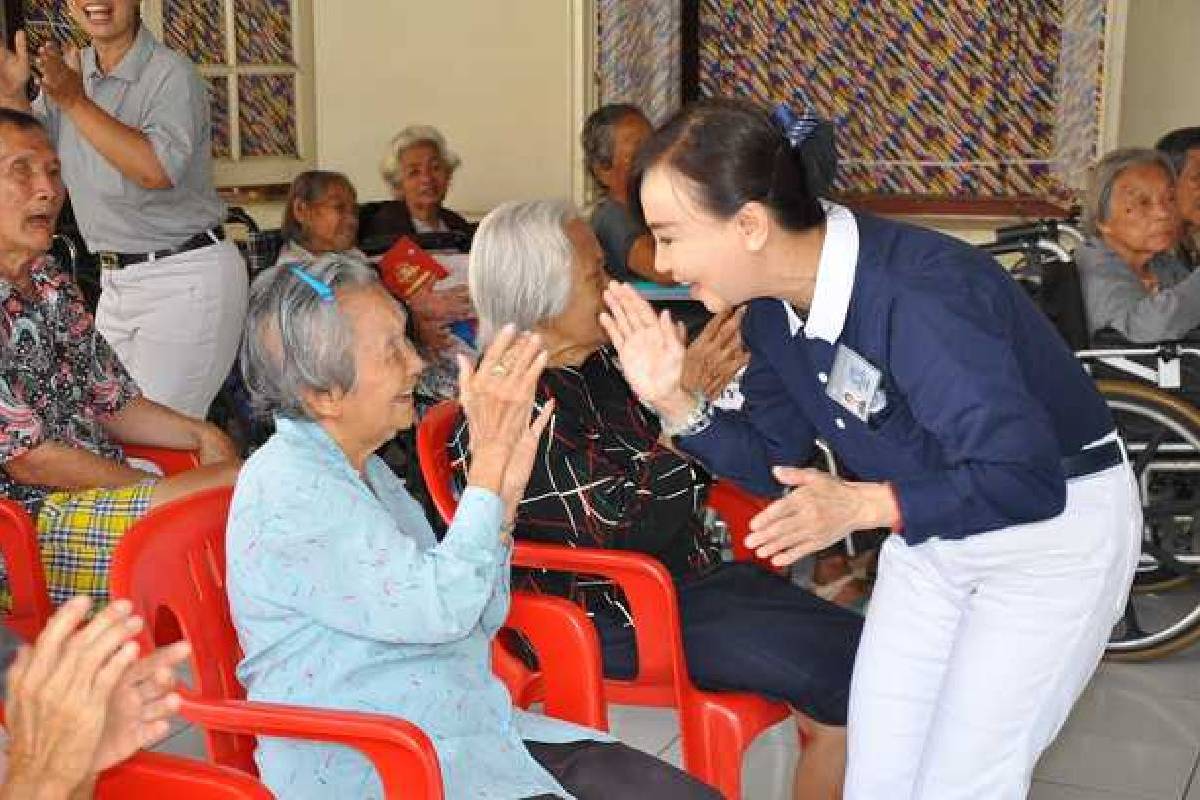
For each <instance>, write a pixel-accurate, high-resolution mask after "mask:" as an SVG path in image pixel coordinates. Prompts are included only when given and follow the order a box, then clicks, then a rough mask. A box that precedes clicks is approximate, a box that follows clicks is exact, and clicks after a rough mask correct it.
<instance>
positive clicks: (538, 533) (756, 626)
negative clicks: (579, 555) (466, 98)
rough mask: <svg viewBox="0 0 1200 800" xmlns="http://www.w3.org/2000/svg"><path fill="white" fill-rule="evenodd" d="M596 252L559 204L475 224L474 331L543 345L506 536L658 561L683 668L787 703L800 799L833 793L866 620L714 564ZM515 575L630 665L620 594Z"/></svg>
mask: <svg viewBox="0 0 1200 800" xmlns="http://www.w3.org/2000/svg"><path fill="white" fill-rule="evenodd" d="M603 262H604V252H603V250H602V248H601V246H600V244H599V243H598V242H597V240H596V236H595V235H594V234H593V233H592V230H591V228H590V227H589V226H588V224H587V223H586V222H584V221H582V220H581V219H580V218H579V215H578V213H577V212H576V210H575V209H573V208H572V207H571V206H570V205H569V204H566V203H559V202H552V201H536V202H526V203H508V204H505V205H502V206H500V207H499V208H497V209H496V210H495V211H493V212H492V213H491V214H489V215H488V216H487V217H485V218H484V220H483V222H482V223H481V224H480V226H479V230H478V231H477V232H476V234H475V243H474V246H473V247H472V249H471V260H470V288H471V298H472V300H473V301H474V302H475V305H476V308H477V309H478V311H479V315H480V323H481V329H482V330H483V331H484V332H485V334H486V333H487V332H488V331H496V330H500V329H502V328H503V326H506V325H516V326H517V327H519V328H522V329H527V330H533V331H535V332H537V333H538V334H539V335H540V336H541V337H542V341H543V342H545V345H546V349H547V352H548V354H549V356H548V359H549V360H548V362H547V369H546V371H545V372H544V373H543V374H542V376H541V379H540V381H539V383H538V389H537V397H538V401H539V402H541V403H543V404H546V403H549V402H551V401H553V402H554V403H555V412H554V416H553V417H552V419H551V421H550V426H549V429H548V430H547V431H546V435H545V436H543V437H542V439H541V441H540V443H539V448H538V449H539V451H538V455H537V458H535V459H534V464H533V471H532V474H531V476H530V478H529V484H528V487H527V488H526V491H525V496H524V499H523V500H522V501H521V503H520V505H519V507H518V509H517V517H516V528H515V533H514V535H515V536H516V537H517V538H518V539H528V540H534V541H542V542H551V543H555V544H566V545H570V546H575V547H597V548H611V549H615V550H630V551H635V552H640V553H645V554H647V555H651V556H654V557H655V558H657V559H658V560H660V561H661V562H662V563H663V565H664V566H666V567H667V569H668V570H669V571H670V572H671V574H672V576H673V577H674V579H675V582H676V585H677V588H678V592H679V594H678V597H679V610H680V623H681V625H682V629H683V639H684V649H685V653H686V656H687V661H688V671H689V673H690V674H691V677H692V679H693V680H694V681H695V682H696V683H697V684H698V685H700V686H702V687H704V688H707V689H714V690H722V689H726V690H734V691H750V692H758V693H761V694H763V695H766V696H768V697H773V698H781V699H783V700H785V701H787V702H788V703H789V704H790V705H791V706H792V708H793V709H795V712H796V722H797V724H798V726H799V728H800V730H801V731H803V733H804V738H805V753H804V758H803V759H802V760H801V762H800V766H799V768H798V769H797V771H796V782H795V787H794V790H795V796H796V797H799V798H829V797H837V796H840V792H841V785H842V780H843V775H844V771H845V744H846V739H845V733H846V731H845V724H846V714H847V701H848V698H849V692H850V674H851V671H852V668H853V664H854V653H855V650H856V649H857V647H858V641H859V636H860V634H861V631H862V618H861V617H860V616H859V615H857V614H855V613H853V612H851V611H848V610H846V609H844V608H841V607H840V606H836V605H834V604H832V603H830V602H827V601H825V600H822V599H820V598H818V597H816V596H815V595H813V594H812V593H810V592H807V591H805V590H803V589H801V588H799V587H798V586H795V585H794V584H792V583H791V582H790V581H788V580H787V579H786V578H783V577H780V576H779V575H776V574H774V573H772V572H769V571H767V570H766V569H763V568H762V567H760V566H757V565H754V564H746V563H737V564H730V563H722V562H721V560H720V557H719V553H717V552H714V548H713V546H712V544H711V542H710V541H709V540H708V538H707V536H706V535H705V531H704V525H703V520H702V518H701V512H702V507H703V505H704V497H705V493H706V490H707V488H708V484H709V482H710V479H709V477H708V475H707V474H706V473H705V472H704V469H703V468H702V467H701V466H700V465H699V464H697V463H695V462H693V461H691V460H689V459H688V458H687V457H686V456H685V455H682V454H681V453H679V452H678V451H677V450H675V449H673V448H672V446H671V445H670V444H669V443H668V442H667V441H666V438H667V436H668V435H669V433H670V432H669V431H664V430H663V428H662V426H661V425H660V423H659V420H658V419H657V418H656V417H655V416H654V415H653V414H652V413H651V412H650V411H648V410H647V408H646V407H645V406H643V405H642V404H641V403H639V402H638V400H637V398H636V397H635V396H634V394H633V391H632V389H631V388H630V386H629V384H628V383H627V382H626V381H625V378H624V376H623V375H622V372H621V368H620V365H619V364H618V363H617V360H616V358H615V356H614V352H613V350H612V349H611V348H610V347H609V342H608V336H607V335H606V333H605V331H604V329H603V328H602V327H601V326H600V323H599V321H598V318H599V315H600V312H601V310H602V309H603V300H602V293H603V291H604V287H605V285H606V284H607V282H608V276H607V275H606V274H605V272H604V265H603ZM733 319H734V320H737V321H740V316H736V317H733ZM718 324H719V323H718ZM739 344H740V340H739ZM688 381H689V379H688V378H686V377H685V383H687V382H688ZM689 388H691V389H692V390H694V391H695V390H697V387H695V386H691V387H689ZM470 427H471V426H470V424H469V416H468V419H467V421H466V422H464V424H463V425H461V426H460V427H459V429H458V431H457V432H456V435H455V436H454V437H453V439H452V440H451V442H450V445H449V446H450V449H451V454H452V456H453V460H454V463H455V464H456V465H457V466H458V467H459V468H460V469H467V468H471V469H473V468H474V459H473V457H472V454H471V453H470V452H469V450H470V447H471V444H470V443H471V442H475V441H478V439H477V438H476V434H475V432H474V431H472V430H471V429H470ZM466 474H467V476H468V477H469V475H470V473H469V471H468V472H467V473H466ZM523 580H527V581H530V582H532V583H533V584H534V585H535V587H536V588H539V589H541V590H543V591H547V592H551V593H555V594H560V595H564V596H567V597H570V598H572V599H574V600H576V601H578V602H580V603H582V604H583V605H584V606H585V607H586V608H587V609H588V611H589V612H590V613H591V616H592V618H593V621H594V622H595V624H596V628H597V631H598V633H599V635H600V640H601V643H602V645H603V652H604V666H605V672H606V674H608V675H609V676H611V677H629V676H630V675H632V674H635V673H636V671H637V653H636V651H635V647H634V636H633V630H632V628H631V627H630V625H629V622H628V620H629V615H628V612H627V610H626V609H625V606H624V603H625V600H624V598H623V597H622V596H621V595H620V593H619V592H618V591H616V590H614V589H612V588H610V587H596V586H594V585H590V583H591V582H588V583H587V584H585V583H583V582H576V581H575V580H574V579H573V578H572V577H571V576H564V575H555V574H549V575H546V574H533V575H529V576H526V577H524V578H523Z"/></svg>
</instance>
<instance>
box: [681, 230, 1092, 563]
mask: <svg viewBox="0 0 1200 800" xmlns="http://www.w3.org/2000/svg"><path fill="white" fill-rule="evenodd" d="M855 219H856V221H857V223H858V236H859V250H858V260H857V266H856V269H855V276H854V283H853V290H852V293H851V295H850V304H849V307H848V311H847V314H846V319H845V324H844V326H843V328H842V333H841V337H840V339H838V342H840V343H844V344H845V345H846V346H848V347H850V348H851V349H853V350H854V351H855V352H857V353H859V354H860V355H862V356H864V357H865V358H866V359H867V360H869V361H870V362H871V363H872V364H873V365H874V366H875V367H876V368H878V369H880V370H881V371H882V373H883V381H882V384H881V385H882V388H883V390H884V393H885V397H886V405H885V406H884V408H882V409H880V410H879V411H878V412H877V413H875V414H872V415H871V416H869V417H868V420H867V422H861V421H860V420H859V419H858V418H857V417H855V416H854V415H853V414H851V413H849V412H847V411H846V410H844V409H843V408H842V407H841V406H840V405H838V404H837V403H835V402H834V401H833V400H831V399H830V398H829V397H828V396H827V395H826V393H825V390H826V385H825V383H823V382H822V381H823V379H827V375H828V373H829V372H830V371H831V369H830V368H831V366H832V364H833V359H834V355H835V353H836V350H837V347H836V344H829V343H828V342H826V341H823V340H821V339H819V338H808V337H807V336H805V335H804V333H800V334H799V335H796V336H794V337H793V336H792V334H791V333H790V331H789V323H788V318H787V309H786V308H785V306H784V304H783V303H782V302H781V301H779V300H772V299H759V300H754V301H752V302H751V303H750V308H749V310H748V312H747V314H746V318H745V321H744V323H743V328H742V334H743V337H744V338H745V341H746V345H747V347H748V348H749V350H750V354H751V357H750V365H749V367H748V368H747V371H746V374H745V376H744V377H743V381H742V392H743V394H744V395H745V397H746V406H745V407H744V408H743V409H742V410H741V411H740V412H723V411H722V412H718V413H717V416H716V418H715V419H714V422H713V424H712V425H711V426H710V427H709V428H708V429H707V430H706V431H704V432H702V433H700V434H697V435H695V436H689V437H686V438H682V439H680V440H679V444H680V445H681V446H682V448H683V449H685V450H686V451H687V452H689V453H691V454H692V455H694V456H696V457H697V458H699V459H700V460H701V461H702V462H703V463H704V464H705V466H706V467H708V468H709V470H710V471H712V472H714V473H715V474H717V475H720V476H722V477H725V478H729V479H731V480H733V481H735V482H738V483H741V484H743V485H744V486H746V487H747V488H748V489H750V490H751V491H755V492H757V493H760V494H766V495H771V496H775V495H778V494H779V492H780V490H781V487H780V485H779V484H778V483H776V482H775V480H774V479H773V477H772V475H771V471H770V470H771V467H772V466H775V465H789V466H791V465H802V464H804V463H806V462H807V461H808V459H809V456H810V453H811V449H812V445H813V439H814V437H821V438H823V439H824V440H826V441H827V442H828V443H829V444H830V445H831V446H832V447H833V449H834V451H835V452H836V453H837V455H838V457H839V459H840V460H841V461H842V463H843V464H844V465H845V466H846V468H847V469H849V470H850V471H851V472H852V473H853V474H854V475H856V476H857V477H858V478H861V479H863V480H871V481H890V482H891V483H892V484H893V486H894V488H895V489H896V493H897V496H898V498H899V502H900V508H901V514H902V518H903V526H904V528H903V535H904V537H905V539H906V540H907V541H909V542H910V543H917V542H920V541H923V540H925V539H927V538H930V537H933V536H937V537H941V538H961V537H963V536H967V535H970V534H973V533H979V532H982V531H989V530H995V529H998V528H1003V527H1007V526H1009V525H1013V524H1018V523H1025V522H1033V521H1037V520H1043V519H1048V518H1050V517H1053V516H1056V515H1058V514H1059V513H1060V512H1061V511H1062V509H1063V506H1064V505H1065V502H1066V483H1065V480H1064V477H1063V472H1062V466H1061V459H1062V458H1063V457H1064V456H1068V455H1073V454H1075V453H1077V452H1079V450H1080V449H1081V448H1082V447H1083V446H1084V445H1086V444H1088V443H1090V442H1094V441H1095V440H1097V439H1100V438H1101V437H1103V436H1104V435H1105V434H1107V433H1108V432H1109V431H1111V430H1112V429H1113V427H1114V425H1113V419H1112V416H1111V414H1110V413H1109V411H1108V408H1107V406H1106V405H1105V404H1104V401H1103V400H1102V399H1101V397H1100V396H1099V394H1098V393H1097V392H1096V389H1095V386H1094V384H1093V383H1092V381H1091V379H1090V378H1089V377H1088V375H1087V374H1086V373H1085V372H1084V371H1083V369H1082V367H1081V366H1080V364H1079V362H1078V361H1077V360H1076V359H1075V357H1074V356H1073V354H1072V353H1071V351H1070V350H1069V349H1068V348H1067V346H1066V344H1065V343H1064V342H1063V341H1062V339H1061V338H1060V337H1059V335H1058V333H1057V332H1056V331H1055V330H1054V328H1053V327H1052V325H1051V324H1050V322H1049V321H1048V320H1047V318H1046V317H1045V315H1043V314H1042V313H1041V311H1040V310H1039V309H1038V308H1037V307H1036V306H1035V305H1034V304H1033V303H1032V302H1031V300H1030V299H1029V297H1028V296H1027V295H1026V294H1025V292H1024V291H1023V290H1022V289H1021V288H1020V287H1019V286H1018V285H1017V284H1016V283H1015V282H1014V281H1013V280H1012V279H1011V278H1010V277H1009V276H1008V274H1007V273H1005V271H1004V270H1003V268H1001V267H1000V266H999V265H998V264H997V263H996V262H995V260H994V259H992V258H991V257H990V256H989V255H987V254H986V253H984V252H982V251H980V250H978V249H976V248H974V247H971V246H969V245H967V244H965V243H963V242H960V241H959V240H957V239H953V238H950V237H948V236H944V235H942V234H939V233H937V232H934V231H930V230H925V229H922V228H917V227H913V226H909V225H904V224H901V223H897V222H892V221H888V220H884V219H880V218H877V217H872V216H869V215H860V214H855Z"/></svg>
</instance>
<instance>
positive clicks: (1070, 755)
mask: <svg viewBox="0 0 1200 800" xmlns="http://www.w3.org/2000/svg"><path fill="white" fill-rule="evenodd" d="M1121 735H1122V731H1121V728H1120V720H1114V721H1113V729H1112V735H1109V736H1104V735H1099V734H1091V733H1080V732H1076V731H1074V730H1072V729H1071V728H1070V727H1068V728H1066V729H1064V731H1063V734H1062V735H1060V736H1059V738H1058V740H1057V741H1056V742H1055V743H1054V744H1053V745H1051V747H1050V749H1049V750H1047V751H1046V753H1045V755H1044V756H1043V757H1042V760H1041V762H1040V763H1039V764H1038V767H1037V769H1036V770H1035V772H1034V777H1035V778H1036V779H1038V780H1042V781H1045V782H1047V783H1059V784H1065V785H1067V786H1075V787H1081V788H1090V789H1104V790H1108V791H1110V792H1118V793H1120V792H1124V793H1126V794H1133V795H1141V796H1145V797H1151V798H1163V799H1164V800H1178V799H1179V798H1181V797H1182V796H1183V793H1184V790H1185V789H1186V788H1187V785H1188V781H1189V779H1190V778H1191V773H1192V767H1193V765H1194V764H1195V763H1196V756H1197V748H1196V747H1195V746H1192V745H1178V744H1167V743H1161V742H1142V741H1136V740H1133V739H1122V738H1119V737H1120V736H1121Z"/></svg>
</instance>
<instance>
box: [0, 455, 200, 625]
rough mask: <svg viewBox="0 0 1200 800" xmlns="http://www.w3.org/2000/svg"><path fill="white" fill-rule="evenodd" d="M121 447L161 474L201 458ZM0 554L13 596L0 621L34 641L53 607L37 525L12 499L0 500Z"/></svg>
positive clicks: (188, 466) (182, 469)
mask: <svg viewBox="0 0 1200 800" xmlns="http://www.w3.org/2000/svg"><path fill="white" fill-rule="evenodd" d="M122 449H123V450H124V451H125V455H126V456H127V457H130V458H140V459H143V460H145V461H149V462H152V463H153V464H155V465H157V466H158V468H159V469H160V470H162V473H163V474H164V475H175V474H177V473H180V472H186V471H187V470H189V469H193V468H194V467H197V466H199V465H200V459H199V458H198V457H197V455H196V453H195V452H194V451H191V450H170V449H166V448H162V447H144V446H141V445H126V446H125V447H124V448H122ZM0 554H2V555H3V556H4V564H5V567H6V570H7V573H8V574H7V579H8V587H9V591H10V593H11V595H12V610H11V611H10V612H9V614H8V615H7V616H5V617H4V619H3V620H2V621H3V623H4V624H5V625H7V626H8V627H9V628H11V629H12V630H14V631H16V632H17V633H18V634H20V635H21V636H23V637H24V638H25V639H27V640H29V641H33V640H34V639H35V638H37V635H38V633H40V632H41V630H42V628H43V626H45V624H46V620H48V619H49V618H50V614H51V613H53V611H54V607H53V606H52V605H51V603H50V596H49V593H48V592H47V590H46V573H45V570H44V569H43V567H42V557H41V550H40V548H39V546H38V538H37V528H36V527H35V525H34V522H33V520H32V519H31V518H30V517H29V514H28V513H26V511H25V508H24V506H22V505H21V504H20V503H17V502H14V501H12V500H4V499H0Z"/></svg>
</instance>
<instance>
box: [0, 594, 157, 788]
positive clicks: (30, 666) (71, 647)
mask: <svg viewBox="0 0 1200 800" xmlns="http://www.w3.org/2000/svg"><path fill="white" fill-rule="evenodd" d="M90 608H91V603H90V602H89V601H88V599H87V598H86V597H77V598H75V599H73V600H71V601H69V602H67V603H66V604H65V605H63V606H62V608H60V609H59V611H58V612H57V613H56V614H55V615H54V616H53V617H51V618H50V621H49V622H48V623H47V625H46V627H45V629H44V630H43V631H42V633H41V635H40V636H39V637H38V640H37V643H36V644H34V645H33V646H32V647H22V648H21V650H20V652H19V653H18V654H17V658H16V660H15V661H14V662H13V665H12V668H11V669H10V670H9V672H8V697H7V700H6V703H5V716H6V725H7V727H8V731H9V735H10V737H11V740H10V745H9V771H10V779H16V780H17V781H18V782H19V781H20V780H22V779H25V780H29V779H31V778H34V777H35V776H36V780H37V781H40V783H37V784H34V785H39V786H40V785H42V783H44V784H45V785H46V786H48V787H58V788H65V789H67V790H68V791H71V790H74V788H75V787H77V786H79V785H81V784H83V783H84V782H85V781H87V780H89V779H90V778H91V777H92V776H94V775H95V773H96V772H97V771H98V762H97V756H98V754H99V753H100V752H101V743H102V740H103V735H104V733H105V730H106V723H107V720H108V717H109V701H110V699H111V698H112V696H113V693H114V691H115V690H116V689H117V687H118V686H119V685H120V683H121V680H122V678H123V676H124V675H125V674H126V671H127V670H128V669H129V668H130V666H131V665H132V664H133V663H134V660H135V659H136V658H137V644H136V643H135V642H133V641H132V639H133V637H134V636H136V635H137V633H138V631H139V630H141V627H142V620H141V619H140V618H139V617H135V616H132V615H131V606H130V604H129V602H128V601H125V600H117V601H114V602H113V603H110V604H109V605H108V607H107V608H105V609H104V610H103V611H101V612H100V613H99V614H97V615H96V616H95V618H94V619H92V621H91V622H89V623H88V624H87V625H86V626H84V627H82V628H79V624H80V622H81V621H82V620H83V619H84V617H85V616H86V615H87V613H88V610H89V609H90ZM125 755H128V753H126V754H125Z"/></svg>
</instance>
